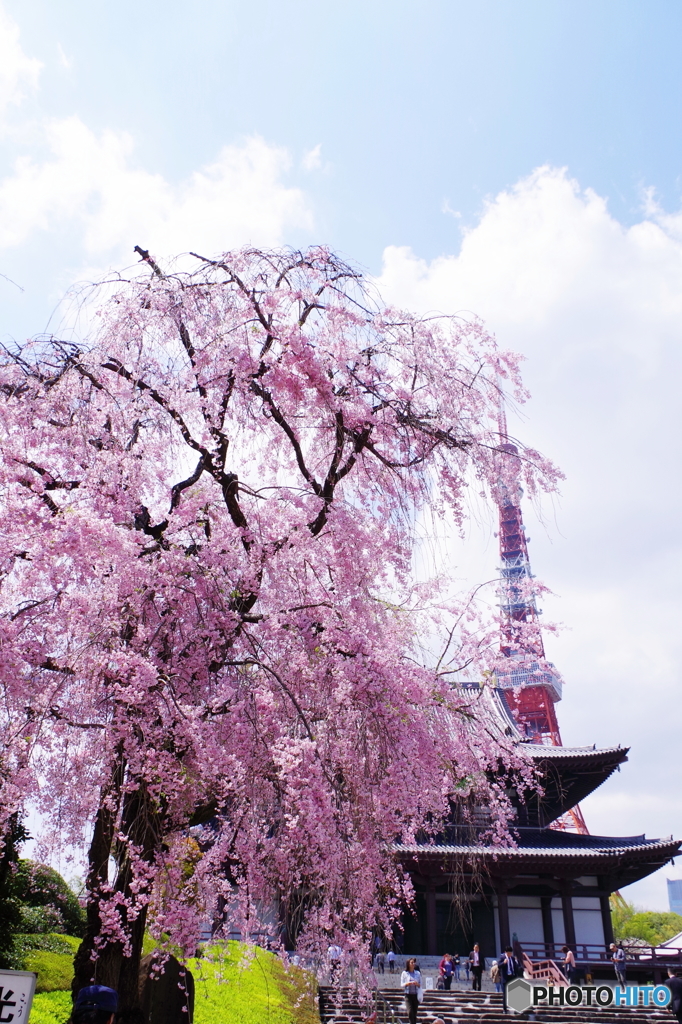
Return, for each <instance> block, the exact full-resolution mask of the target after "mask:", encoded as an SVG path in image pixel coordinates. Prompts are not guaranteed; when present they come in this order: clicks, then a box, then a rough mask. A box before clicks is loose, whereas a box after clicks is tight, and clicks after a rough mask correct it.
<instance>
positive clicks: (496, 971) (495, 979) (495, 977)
mask: <svg viewBox="0 0 682 1024" xmlns="http://www.w3.org/2000/svg"><path fill="white" fill-rule="evenodd" d="M490 980H491V981H492V983H493V985H494V986H495V991H496V992H501V991H502V982H501V980H500V965H499V964H498V962H497V960H493V962H492V964H491V965H490Z"/></svg>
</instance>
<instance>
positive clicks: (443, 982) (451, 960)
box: [438, 943, 483, 992]
mask: <svg viewBox="0 0 682 1024" xmlns="http://www.w3.org/2000/svg"><path fill="white" fill-rule="evenodd" d="M462 970H464V971H466V980H467V981H468V980H469V978H470V977H472V978H473V986H472V987H473V988H474V989H478V991H480V989H481V977H482V976H483V960H482V958H481V949H480V946H479V945H478V943H475V945H474V948H473V949H472V951H471V952H470V953H469V956H468V957H465V958H460V956H459V954H458V953H454V954H453V953H446V954H445V955H444V956H443V959H442V960H441V962H440V965H439V968H438V988H442V989H445V991H446V992H448V991H449V990H450V988H451V986H452V981H453V979H454V980H455V981H461V972H462Z"/></svg>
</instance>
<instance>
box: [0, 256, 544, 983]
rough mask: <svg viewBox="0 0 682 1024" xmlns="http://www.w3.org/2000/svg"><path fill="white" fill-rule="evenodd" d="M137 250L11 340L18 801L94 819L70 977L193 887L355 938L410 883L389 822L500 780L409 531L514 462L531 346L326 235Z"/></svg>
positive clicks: (482, 666) (8, 693) (2, 470)
mask: <svg viewBox="0 0 682 1024" xmlns="http://www.w3.org/2000/svg"><path fill="white" fill-rule="evenodd" d="M143 255H144V256H145V257H146V263H147V265H146V266H145V267H144V268H143V271H144V272H143V273H141V274H140V275H139V276H137V277H135V278H134V279H132V280H129V281H123V280H122V281H120V283H119V284H118V285H117V286H116V287H114V288H113V289H111V288H110V290H109V292H108V293H107V295H106V296H105V297H104V298H103V299H102V301H101V304H100V306H99V308H98V309H97V312H96V315H95V316H94V317H93V318H92V330H91V332H90V335H89V337H88V339H87V344H85V343H84V344H74V343H71V342H69V343H66V342H61V341H59V340H58V339H48V340H45V339H43V340H40V341H38V342H35V343H31V344H27V345H26V346H24V347H23V348H21V349H20V350H19V351H16V352H8V353H6V355H5V357H4V358H3V360H2V364H1V365H0V490H1V495H2V502H1V511H0V572H1V577H0V584H1V585H0V644H1V646H2V652H3V657H2V665H1V666H0V687H1V690H0V694H1V706H0V734H1V736H2V740H1V743H2V746H1V747H0V787H1V791H0V814H2V815H3V816H4V818H5V820H7V819H8V818H9V816H10V815H11V814H13V813H18V812H21V810H22V808H23V807H24V806H25V804H26V800H27V799H29V798H31V799H38V800H39V803H40V806H41V809H42V811H43V814H44V815H45V818H46V820H52V822H53V823H54V827H55V830H56V829H57V828H58V830H59V834H60V837H61V840H62V841H63V842H64V843H66V844H81V843H82V842H83V838H84V830H85V831H86V832H87V835H88V841H89V843H90V846H89V873H88V880H87V884H88V893H89V901H90V902H89V908H88V935H87V936H86V941H85V946H84V949H85V952H87V957H85V956H84V958H82V962H81V964H80V969H81V971H82V972H85V973H84V974H83V975H82V977H83V979H84V980H86V975H87V969H86V967H84V966H83V964H85V963H86V961H87V962H91V961H92V956H93V955H99V956H100V957H101V956H103V955H104V951H105V950H106V949H107V948H116V949H117V950H118V951H119V953H120V952H121V951H123V954H124V957H128V958H130V955H131V949H134V948H136V946H139V945H140V944H141V935H142V932H143V931H144V927H145V925H146V924H148V923H149V921H151V922H153V926H154V928H155V929H156V931H157V932H158V933H165V934H168V935H170V936H171V938H174V939H177V940H179V941H180V942H181V943H182V944H183V945H184V946H185V947H186V948H187V949H188V950H190V949H191V948H192V945H193V943H195V941H196V937H197V927H198V922H199V921H201V920H202V919H203V918H205V917H206V916H209V917H214V918H220V917H221V916H222V918H224V919H225V920H227V919H228V918H229V917H230V915H233V916H235V917H236V918H239V919H240V920H241V921H242V923H243V924H244V927H245V928H246V929H247V930H248V929H249V928H250V929H251V930H252V931H253V930H257V925H256V922H257V919H258V916H259V915H261V917H262V916H263V915H265V916H267V915H268V914H269V915H270V919H269V920H270V921H271V922H272V915H273V913H274V914H275V916H276V918H277V920H278V923H279V924H278V926H279V925H281V926H282V927H283V928H284V935H285V941H286V942H287V943H292V942H293V941H296V942H298V944H299V946H300V947H305V946H306V945H308V946H311V947H312V946H315V945H316V944H317V945H319V943H320V942H322V941H328V939H329V938H330V937H339V936H340V935H342V934H343V935H345V936H346V937H348V936H355V938H356V940H357V941H358V942H360V941H364V938H365V937H366V936H367V934H369V931H370V929H371V928H372V927H373V926H375V924H376V923H377V922H380V923H382V924H383V925H384V926H385V927H386V928H387V929H388V928H390V927H391V924H392V922H393V920H394V918H395V914H396V908H397V907H398V906H399V904H400V902H401V901H402V900H403V899H405V898H406V897H407V896H409V884H408V881H407V880H406V879H405V878H404V877H403V875H402V873H401V871H400V868H399V866H398V865H396V863H395V862H394V860H393V858H392V855H391V852H390V850H391V846H392V844H394V843H395V842H403V841H409V839H410V838H411V837H414V836H415V835H417V834H420V833H423V832H424V830H426V831H427V832H428V831H429V830H431V831H434V830H437V827H438V823H439V822H442V820H443V818H444V816H445V815H447V813H448V808H449V798H450V794H452V793H453V791H454V790H455V789H456V788H459V791H460V792H463V791H465V790H466V792H467V793H477V794H479V795H480V796H481V798H486V794H487V796H488V797H490V803H491V806H494V807H497V808H499V809H500V810H499V813H500V815H502V814H503V811H504V800H503V797H502V796H501V795H500V794H499V793H498V794H495V793H492V794H491V793H489V789H490V787H491V785H494V783H491V781H490V778H491V772H493V771H494V770H496V768H497V766H498V764H499V759H500V756H501V753H502V752H501V749H500V747H499V744H498V743H497V742H496V740H495V739H494V737H491V735H490V734H489V733H488V732H487V731H486V730H484V729H481V730H480V731H477V730H476V729H475V728H473V729H472V727H471V722H470V717H469V715H468V714H462V715H460V711H461V708H462V703H463V701H462V697H461V694H460V693H459V692H458V691H457V690H456V689H455V688H453V686H452V684H451V683H450V682H449V680H450V679H451V678H452V674H448V672H447V671H444V670H443V666H442V665H439V664H437V655H436V656H434V657H433V659H431V660H429V657H428V652H426V653H425V650H424V645H423V644H422V643H421V642H420V640H421V638H422V637H424V636H426V635H431V634H433V632H434V629H437V628H438V627H437V624H436V625H434V623H437V616H436V615H435V613H433V612H432V610H431V605H430V604H429V597H430V596H433V597H434V600H435V591H434V594H433V595H430V593H429V588H428V586H426V585H424V584H422V585H420V588H419V590H418V593H417V591H416V590H415V588H414V584H413V581H412V577H411V559H412V555H413V550H414V545H415V522H416V521H417V519H418V517H419V516H420V515H421V514H422V513H423V512H424V510H425V509H428V510H430V511H431V512H433V513H435V514H436V515H438V516H448V517H449V519H450V520H451V521H454V523H455V524H457V525H458V526H461V524H462V523H463V521H464V518H465V511H466V497H467V489H468V488H469V487H470V486H471V485H472V484H473V483H475V484H476V486H477V489H478V490H481V488H483V489H485V490H486V491H487V493H490V492H491V491H492V490H494V488H495V487H498V488H499V486H500V479H501V475H503V474H504V473H505V471H506V470H505V453H504V451H503V450H501V447H500V443H499V441H500V439H499V432H498V427H497V412H498V406H499V398H500V387H501V386H504V387H505V389H507V390H508V391H509V393H511V394H513V395H515V397H516V398H517V399H518V400H523V397H524V394H523V389H522V386H521V383H520V379H519V373H518V363H517V359H516V357H514V356H513V355H510V354H509V353H506V352H501V351H500V350H499V349H498V348H497V346H496V344H495V342H494V340H493V339H492V338H491V337H490V336H489V335H488V334H487V333H486V332H485V330H484V329H483V327H482V325H481V324H480V323H478V322H466V321H462V320H458V319H449V318H438V319H430V320H423V319H419V318H417V317H415V316H412V315H410V314H408V313H405V312H403V311H400V310H395V309H385V308H383V307H382V306H381V305H380V303H379V302H378V301H376V300H375V299H374V298H373V297H372V296H371V294H370V292H369V291H368V289H367V287H366V285H365V283H364V282H363V280H362V277H361V275H360V274H359V273H358V272H357V271H355V270H354V269H353V268H351V267H348V266H346V265H345V264H344V263H342V262H341V261H339V260H338V259H337V258H336V257H335V256H334V255H333V254H331V253H330V252H328V251H327V250H325V249H322V248H315V249H312V250H310V251H308V252H305V253H296V252H289V251H287V252H281V251H280V252H254V251H238V252H234V253H228V254H226V255H225V256H223V257H222V258H220V259H218V260H215V261H211V260H207V259H201V258H198V257H197V270H196V272H195V273H189V274H175V275H174V274H166V273H164V272H162V271H161V269H160V268H159V267H158V266H157V265H156V264H155V263H154V262H153V260H151V258H149V257H147V254H143ZM516 461H518V460H516ZM523 465H524V475H525V480H524V482H525V485H526V487H527V488H530V489H531V490H534V489H537V488H544V489H550V490H551V489H552V488H553V487H554V486H555V483H556V478H557V474H556V472H555V470H554V469H553V467H552V466H551V464H549V463H548V462H546V461H545V460H543V459H542V458H541V457H540V456H539V455H538V454H537V453H535V452H526V453H525V457H524V463H523ZM509 472H510V480H512V478H513V479H516V475H517V472H518V471H517V467H516V465H514V466H513V467H512V468H511V469H510V471H509ZM417 605H418V607H417ZM439 614H440V620H438V621H441V622H443V623H444V628H446V631H447V630H450V637H449V639H448V648H449V655H448V664H449V665H450V666H451V665H452V664H453V660H452V659H453V657H454V654H453V652H454V651H455V649H456V659H455V660H458V661H459V663H461V664H467V665H469V666H470V669H469V671H470V672H474V673H475V672H484V671H488V672H489V671H493V670H494V668H495V659H496V658H497V657H499V652H498V650H497V645H495V644H493V643H491V642H490V638H491V636H492V635H493V632H494V630H495V629H497V624H495V623H487V624H486V623H483V622H482V621H481V620H480V619H479V618H478V616H477V614H476V613H475V612H474V611H472V606H468V607H465V603H462V604H461V605H458V604H457V603H456V602H450V603H449V604H448V606H447V609H446V614H444V612H443V608H442V607H441V608H440V612H439ZM453 623H456V629H455V630H454V634H453V629H454V627H453V626H452V624H453ZM491 631H493V632H491ZM435 711H438V714H434V712H435ZM444 711H445V712H447V714H446V715H444V714H443V712H444ZM446 720H447V721H446ZM443 723H446V724H443ZM503 753H504V758H505V759H506V760H508V759H509V757H510V756H511V755H510V754H509V751H504V752H503ZM112 864H113V865H114V867H112V866H111V865H112ZM273 908H274V910H273ZM348 941H350V940H348ZM88 958H90V959H89V960H88ZM133 959H134V957H133ZM77 966H78V965H77ZM99 977H102V975H100V976H99ZM121 984H122V983H121Z"/></svg>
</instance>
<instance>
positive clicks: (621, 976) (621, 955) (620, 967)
mask: <svg viewBox="0 0 682 1024" xmlns="http://www.w3.org/2000/svg"><path fill="white" fill-rule="evenodd" d="M611 959H612V960H613V966H614V969H615V972H616V977H617V978H618V984H619V985H620V987H621V988H625V950H624V949H623V947H622V945H618V946H617V945H616V943H615V942H612V943H611Z"/></svg>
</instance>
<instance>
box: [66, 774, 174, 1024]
mask: <svg viewBox="0 0 682 1024" xmlns="http://www.w3.org/2000/svg"><path fill="white" fill-rule="evenodd" d="M124 775H125V767H124V764H123V761H122V759H121V760H120V761H119V763H118V764H117V767H116V770H115V772H114V777H113V779H112V784H111V786H110V787H109V788H108V790H107V791H106V792H103V793H102V799H101V801H100V808H99V811H98V813H97V818H96V820H95V828H94V832H93V837H92V842H91V844H90V852H89V871H88V894H89V895H88V907H87V928H86V933H85V938H84V939H83V942H82V943H81V945H80V948H79V950H78V953H77V954H76V959H75V962H74V968H75V976H74V981H73V987H72V988H73V993H74V995H75V993H76V992H77V991H78V990H79V989H80V988H83V987H84V986H86V985H93V984H97V985H107V986H108V987H109V988H113V989H115V990H116V991H117V992H118V996H119V1012H121V1013H125V1014H126V1015H127V1016H130V1015H131V1013H132V1012H133V1011H137V1010H139V1006H140V1003H139V993H138V976H139V971H140V961H141V959H142V946H143V942H144V932H145V925H146V921H147V908H146V906H143V907H142V908H141V909H140V910H139V913H138V914H137V916H136V917H135V918H134V919H133V920H131V921H129V922H128V921H127V920H126V916H125V910H123V909H122V910H121V915H122V919H123V924H124V927H126V931H127V934H128V938H129V942H130V947H131V948H130V955H129V956H125V955H124V952H123V947H122V945H121V943H119V942H109V943H107V944H106V945H105V946H104V947H102V948H100V949H98V950H97V946H96V942H95V940H96V939H97V937H98V936H99V935H100V933H101V924H102V923H101V918H100V913H99V905H100V902H101V899H102V898H104V899H106V898H107V896H106V894H104V897H103V887H104V886H106V884H107V882H108V878H109V859H110V857H111V856H112V855H113V856H114V858H115V859H116V881H115V884H114V892H115V893H116V894H120V895H121V896H122V897H123V898H124V899H129V898H130V897H131V896H132V895H133V890H132V888H131V883H132V882H133V881H134V871H133V866H132V864H131V861H130V857H129V852H128V845H127V843H122V842H117V841H116V840H115V834H116V833H117V832H118V831H120V832H121V833H122V834H123V835H124V836H126V837H127V839H128V842H129V843H130V844H132V845H133V846H134V847H135V848H136V849H137V851H138V852H139V853H140V854H141V855H142V858H143V859H144V860H146V861H148V862H149V861H151V860H153V858H154V854H155V852H156V847H157V844H158V843H159V841H160V835H161V829H160V828H159V818H160V815H159V814H158V812H157V810H156V808H155V807H154V806H153V804H152V801H151V800H150V798H149V794H148V792H147V789H146V786H145V785H144V783H141V784H139V785H138V786H137V788H135V789H133V790H128V792H127V793H126V794H125V796H124V797H123V807H122V811H121V820H120V824H119V825H118V828H117V827H116V826H117V818H118V808H119V807H120V805H121V791H122V785H123V781H124ZM127 781H130V780H127ZM95 950H97V957H96V959H94V960H93V957H92V954H93V952H94V951H95Z"/></svg>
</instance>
